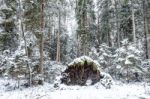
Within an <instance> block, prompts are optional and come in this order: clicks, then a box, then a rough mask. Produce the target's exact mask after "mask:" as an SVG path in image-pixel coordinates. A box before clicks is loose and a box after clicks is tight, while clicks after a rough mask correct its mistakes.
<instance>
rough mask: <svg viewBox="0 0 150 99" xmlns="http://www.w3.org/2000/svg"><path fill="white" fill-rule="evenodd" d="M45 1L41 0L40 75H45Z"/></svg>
mask: <svg viewBox="0 0 150 99" xmlns="http://www.w3.org/2000/svg"><path fill="white" fill-rule="evenodd" d="M44 2H45V1H44V0H41V20H40V21H41V38H40V66H39V74H41V75H43V57H44V55H43V48H44V36H43V34H44Z"/></svg>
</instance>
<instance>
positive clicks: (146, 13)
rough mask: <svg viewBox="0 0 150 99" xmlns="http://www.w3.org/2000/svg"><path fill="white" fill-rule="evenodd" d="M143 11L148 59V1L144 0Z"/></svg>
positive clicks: (147, 56) (147, 55)
mask: <svg viewBox="0 0 150 99" xmlns="http://www.w3.org/2000/svg"><path fill="white" fill-rule="evenodd" d="M143 12H144V33H145V47H146V49H145V50H146V51H145V54H146V59H148V58H149V49H148V19H147V18H148V1H147V0H144V2H143Z"/></svg>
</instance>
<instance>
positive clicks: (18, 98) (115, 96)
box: [0, 79, 150, 99]
mask: <svg viewBox="0 0 150 99" xmlns="http://www.w3.org/2000/svg"><path fill="white" fill-rule="evenodd" d="M9 82H11V83H10V84H9V87H11V86H14V85H13V84H15V81H13V80H12V81H11V80H9ZM7 83H8V80H4V79H0V99H150V86H149V85H148V83H130V84H123V83H120V82H118V81H116V82H115V83H114V84H113V85H112V87H111V89H106V88H105V87H103V86H102V85H101V84H100V83H97V84H96V85H94V86H83V87H80V86H65V85H60V87H59V88H54V87H53V85H51V84H48V83H45V84H44V85H43V86H37V87H30V88H20V89H15V90H8V89H11V88H9V87H8V86H7V87H6V85H7Z"/></svg>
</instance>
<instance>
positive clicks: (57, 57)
mask: <svg viewBox="0 0 150 99" xmlns="http://www.w3.org/2000/svg"><path fill="white" fill-rule="evenodd" d="M58 24H59V29H58V30H59V31H58V32H57V55H56V61H57V62H60V32H61V27H60V25H61V16H60V10H59V23H58Z"/></svg>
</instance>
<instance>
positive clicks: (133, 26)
mask: <svg viewBox="0 0 150 99" xmlns="http://www.w3.org/2000/svg"><path fill="white" fill-rule="evenodd" d="M131 2H132V29H133V40H134V43H136V33H135V16H134V8H133V1H131Z"/></svg>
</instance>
